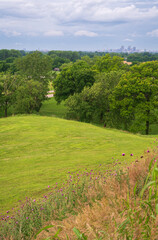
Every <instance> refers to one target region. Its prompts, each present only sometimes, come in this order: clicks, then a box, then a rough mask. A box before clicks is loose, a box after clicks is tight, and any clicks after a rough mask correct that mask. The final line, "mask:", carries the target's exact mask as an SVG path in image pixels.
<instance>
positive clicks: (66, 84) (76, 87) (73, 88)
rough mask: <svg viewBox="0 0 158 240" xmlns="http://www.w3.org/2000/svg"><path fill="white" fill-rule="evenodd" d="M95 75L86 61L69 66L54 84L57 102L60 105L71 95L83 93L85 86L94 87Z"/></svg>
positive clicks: (79, 61)
mask: <svg viewBox="0 0 158 240" xmlns="http://www.w3.org/2000/svg"><path fill="white" fill-rule="evenodd" d="M95 73H96V71H94V70H92V69H91V68H90V66H89V65H88V63H87V62H85V61H82V60H78V61H77V62H75V63H74V64H68V65H67V66H66V67H65V68H63V70H62V72H61V73H60V74H59V75H58V76H57V78H56V79H55V80H54V82H53V86H54V90H55V99H56V101H57V102H58V103H60V102H61V101H62V100H65V99H67V98H68V97H69V96H70V95H73V94H74V93H79V92H81V91H82V90H83V88H84V87H85V86H92V85H93V83H94V81H95V78H94V76H95Z"/></svg>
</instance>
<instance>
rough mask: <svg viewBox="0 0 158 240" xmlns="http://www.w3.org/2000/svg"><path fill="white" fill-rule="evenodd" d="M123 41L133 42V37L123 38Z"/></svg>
mask: <svg viewBox="0 0 158 240" xmlns="http://www.w3.org/2000/svg"><path fill="white" fill-rule="evenodd" d="M123 41H124V42H133V39H130V38H125V39H124V40H123Z"/></svg>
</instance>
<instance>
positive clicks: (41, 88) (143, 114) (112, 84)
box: [0, 49, 158, 134]
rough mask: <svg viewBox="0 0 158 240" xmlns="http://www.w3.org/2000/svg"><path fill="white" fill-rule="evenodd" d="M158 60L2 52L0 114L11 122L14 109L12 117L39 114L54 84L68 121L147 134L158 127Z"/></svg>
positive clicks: (143, 55)
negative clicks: (100, 124) (153, 127)
mask: <svg viewBox="0 0 158 240" xmlns="http://www.w3.org/2000/svg"><path fill="white" fill-rule="evenodd" d="M157 58H158V54H156V53H155V54H152V53H133V54H127V53H111V54H105V53H104V54H102V53H98V52H94V53H92V52H72V51H50V52H48V54H46V53H45V54H44V53H41V52H39V51H35V52H28V53H25V52H24V51H18V50H6V49H2V50H0V73H1V75H0V109H1V110H0V114H1V116H2V115H5V116H7V114H8V109H9V108H10V107H11V108H12V113H32V112H34V111H39V110H40V107H41V105H42V102H43V101H44V100H45V99H46V97H45V96H46V95H47V91H48V86H49V85H50V84H49V83H50V82H51V84H53V87H54V90H55V95H54V97H55V100H56V101H57V103H61V102H62V101H65V100H66V106H67V118H71V119H76V120H79V121H86V122H97V123H103V124H104V126H110V127H115V128H121V129H125V130H129V131H132V132H141V133H143V132H144V133H146V134H148V133H149V130H150V124H152V123H154V124H156V123H157V122H158V99H157V98H158V97H157V92H158V77H157V72H158V62H157V61H151V60H156V59H157ZM125 59H126V60H127V61H132V66H130V65H128V64H124V60H125ZM148 60H150V61H148ZM146 61H147V62H146ZM139 62H146V63H139ZM135 63H136V64H135ZM52 69H55V70H57V71H52ZM59 70H60V71H59ZM2 113H3V114H2Z"/></svg>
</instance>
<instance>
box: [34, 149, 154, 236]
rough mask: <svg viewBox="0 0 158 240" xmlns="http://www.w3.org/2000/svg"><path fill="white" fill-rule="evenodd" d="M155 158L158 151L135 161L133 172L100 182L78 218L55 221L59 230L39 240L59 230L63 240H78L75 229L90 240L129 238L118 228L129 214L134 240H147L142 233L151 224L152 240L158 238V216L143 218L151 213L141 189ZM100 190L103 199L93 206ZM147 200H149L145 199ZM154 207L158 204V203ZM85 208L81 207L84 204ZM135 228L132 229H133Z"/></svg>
mask: <svg viewBox="0 0 158 240" xmlns="http://www.w3.org/2000/svg"><path fill="white" fill-rule="evenodd" d="M153 157H155V159H158V154H157V153H156V152H153V153H150V154H148V155H147V156H146V157H145V158H142V159H141V160H140V161H139V162H138V161H136V162H134V163H133V164H132V165H131V166H130V167H129V169H127V168H126V169H125V168H124V169H123V172H121V173H120V174H117V176H116V177H115V178H113V179H112V178H111V177H109V178H108V179H106V184H104V185H103V182H101V181H100V183H99V184H98V185H96V188H95V189H94V188H93V189H91V188H89V191H88V192H87V205H86V206H85V205H84V206H82V208H81V209H78V215H77V216H72V215H71V216H68V218H66V219H64V220H63V221H52V222H51V224H53V225H55V226H56V227H54V228H51V229H50V231H49V233H48V232H44V231H43V232H41V234H39V236H38V238H37V239H38V240H41V239H45V238H46V237H50V236H53V234H55V233H56V231H57V230H58V228H59V227H61V228H62V231H61V232H60V234H59V238H60V239H61V240H65V239H67V237H66V234H67V236H68V237H69V239H70V240H74V239H77V238H76V235H75V234H74V232H73V228H74V227H76V228H77V229H79V230H80V232H81V233H84V234H85V235H86V236H87V237H88V238H87V239H88V240H94V239H105V240H106V239H111V240H115V239H126V238H125V237H122V236H121V235H119V232H118V231H117V229H118V226H119V225H120V224H121V223H123V221H124V220H125V219H126V218H127V215H128V214H129V213H131V217H132V218H133V220H131V222H132V226H130V225H129V226H128V225H127V227H126V229H127V231H129V232H130V231H133V238H132V240H133V239H135V240H136V239H137V240H138V239H139V240H141V239H147V238H142V235H141V232H142V231H143V227H144V224H147V225H148V227H149V228H150V229H151V236H150V240H157V239H158V232H157V226H158V215H157V217H156V219H153V218H150V219H149V221H148V222H145V221H146V218H144V221H143V220H142V221H140V219H143V216H145V215H146V214H148V209H147V208H146V209H145V207H144V211H142V208H141V207H140V196H139V193H140V190H141V189H142V187H143V186H144V182H145V179H146V176H147V174H148V168H149V163H150V162H151V159H152V158H153ZM136 183H137V190H136V192H135V193H134V191H133V189H134V187H135V185H136ZM99 188H100V189H101V191H102V196H103V197H102V199H101V200H100V201H98V200H96V201H95V202H94V203H93V205H91V204H89V203H90V202H91V199H92V198H95V197H96V192H97V194H98V192H99ZM145 198H146V199H147V198H148V192H146V194H145ZM144 200H145V199H144ZM151 204H153V205H154V204H155V202H154V200H153V202H151ZM80 205H81V204H80ZM131 227H132V230H131Z"/></svg>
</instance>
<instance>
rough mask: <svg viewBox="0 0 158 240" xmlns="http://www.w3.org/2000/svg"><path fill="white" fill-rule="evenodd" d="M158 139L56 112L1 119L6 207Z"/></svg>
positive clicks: (1, 193)
mask: <svg viewBox="0 0 158 240" xmlns="http://www.w3.org/2000/svg"><path fill="white" fill-rule="evenodd" d="M154 139H155V136H149V137H147V136H140V135H133V134H129V133H125V132H121V131H118V130H112V129H104V128H100V127H96V126H93V125H91V124H85V123H79V122H75V121H67V120H64V119H59V118H54V117H52V118H50V117H43V116H36V115H30V116H16V117H9V118H7V119H0V143H1V145H0V186H1V188H0V209H1V210H2V211H3V210H7V209H9V208H11V207H12V206H15V205H16V203H17V201H18V200H23V199H24V198H25V197H26V196H32V197H36V196H39V195H41V194H43V193H44V192H45V191H46V190H47V189H48V187H47V186H48V185H51V186H52V185H53V184H55V183H56V182H61V181H63V180H64V179H65V178H66V173H67V172H68V171H72V170H74V171H75V170H79V169H84V168H86V167H87V168H90V169H91V168H96V167H98V166H99V164H109V163H111V162H112V161H113V160H112V157H114V158H115V159H116V158H119V159H120V160H125V161H127V162H128V161H130V160H131V158H136V157H140V154H142V153H143V151H144V149H147V148H148V147H150V146H151V143H152V142H153V140H154ZM123 152H125V153H126V157H122V156H121V154H122V153H123ZM130 153H134V157H130V156H129V155H130Z"/></svg>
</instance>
